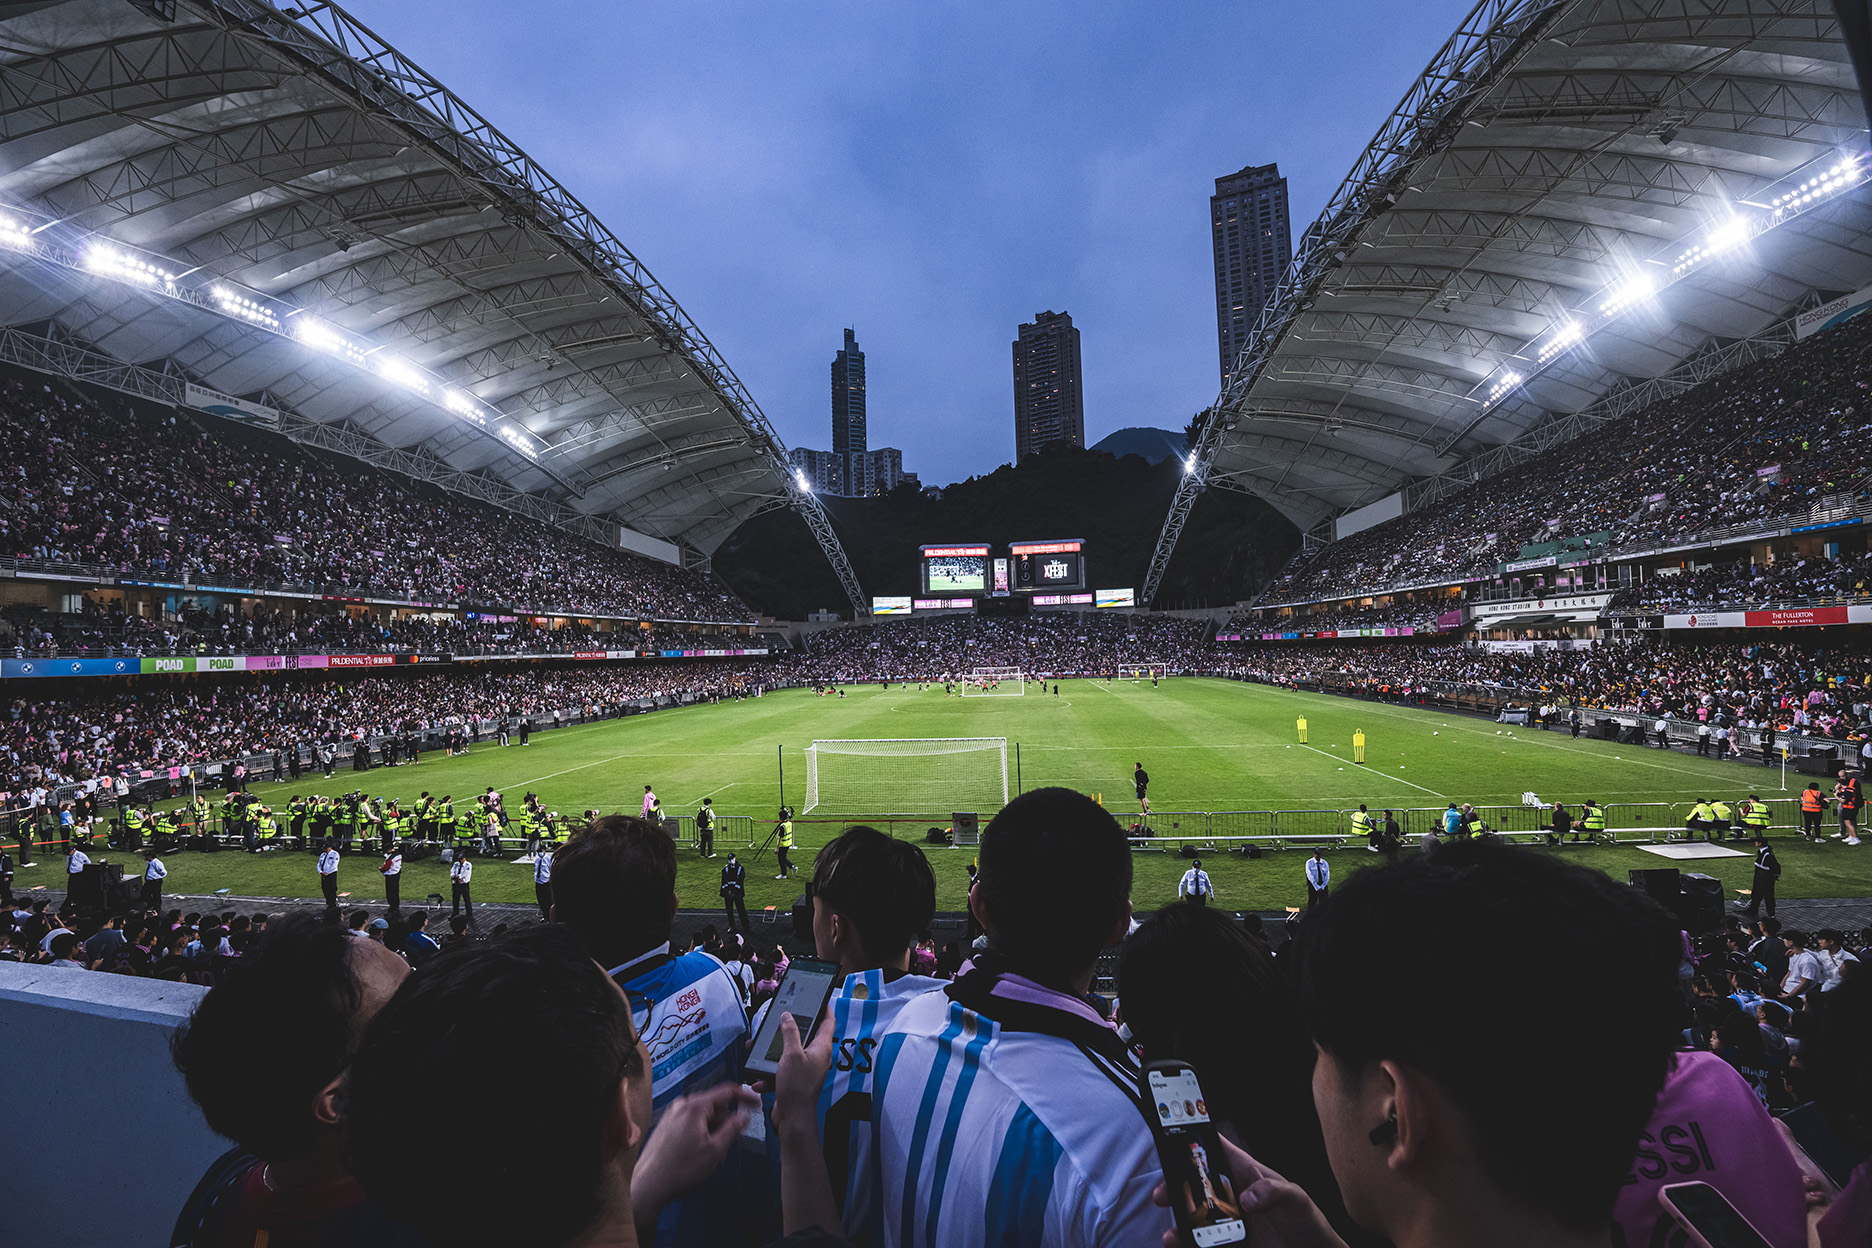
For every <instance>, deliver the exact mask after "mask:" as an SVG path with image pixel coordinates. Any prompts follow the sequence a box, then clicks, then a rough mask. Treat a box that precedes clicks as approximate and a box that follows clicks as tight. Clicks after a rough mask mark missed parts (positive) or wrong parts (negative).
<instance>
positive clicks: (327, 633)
mask: <svg viewBox="0 0 1872 1248" xmlns="http://www.w3.org/2000/svg"><path fill="white" fill-rule="evenodd" d="M0 638H4V639H5V640H6V641H7V642H10V643H11V648H12V653H13V657H15V658H20V659H24V658H56V657H59V656H61V655H63V656H67V657H77V658H84V657H91V656H101V657H107V658H110V657H117V656H119V655H132V656H143V655H171V654H180V655H223V654H390V653H399V654H400V653H416V652H419V653H423V654H464V655H467V654H474V655H486V654H500V655H515V654H546V655H551V654H576V653H578V652H580V651H593V650H608V649H619V648H624V649H635V650H656V649H663V648H673V649H704V648H721V649H744V648H747V647H748V646H749V645H750V644H754V645H765V644H769V643H768V642H767V641H765V640H761V641H756V642H752V643H751V642H750V639H749V638H748V637H747V636H746V635H744V634H738V633H723V632H718V631H716V630H714V629H711V628H708V627H706V626H687V627H679V626H674V625H669V624H663V625H650V626H645V627H636V628H626V629H624V630H621V631H616V632H604V631H602V630H599V629H595V628H593V627H591V626H590V625H588V624H583V623H580V622H579V621H577V620H567V621H565V622H564V623H562V624H560V625H559V626H558V627H556V628H555V627H549V626H547V625H543V624H538V623H535V622H533V621H532V620H529V619H526V618H524V617H523V618H520V619H514V620H511V621H510V622H507V623H493V622H488V621H480V620H457V619H433V618H428V617H425V616H421V615H417V616H410V617H406V618H404V619H400V620H379V619H375V618H372V617H369V616H356V615H350V614H346V613H340V612H334V613H331V614H317V613H301V614H299V615H298V616H297V618H289V617H288V616H287V614H286V613H285V612H283V611H279V610H276V609H274V608H271V607H268V606H266V605H265V604H264V603H260V604H256V605H254V606H253V607H252V608H251V609H245V608H242V607H239V606H230V605H223V606H221V607H218V608H217V609H215V610H214V611H207V610H203V609H201V608H198V607H185V608H184V609H183V610H182V611H181V612H180V614H179V618H178V619H176V620H173V621H164V622H163V623H160V624H158V623H155V622H152V621H149V620H145V619H143V618H142V617H140V616H135V615H126V614H125V613H124V612H123V611H122V610H121V609H120V608H117V607H114V606H113V607H112V608H110V609H102V608H100V607H99V606H98V605H97V604H95V603H92V602H89V601H87V602H86V604H85V610H84V612H83V613H82V614H81V615H68V616H62V617H59V618H57V619H55V620H51V621H41V620H37V619H29V620H22V621H18V622H14V621H4V620H0ZM776 644H783V643H776Z"/></svg>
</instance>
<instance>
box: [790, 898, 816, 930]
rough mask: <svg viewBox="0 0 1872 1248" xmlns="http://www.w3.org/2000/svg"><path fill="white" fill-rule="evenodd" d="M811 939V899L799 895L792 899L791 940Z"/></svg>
mask: <svg viewBox="0 0 1872 1248" xmlns="http://www.w3.org/2000/svg"><path fill="white" fill-rule="evenodd" d="M812 938H813V930H812V899H811V898H810V897H808V896H807V895H806V894H805V893H801V894H800V895H799V896H797V897H795V898H794V899H793V939H795V940H811V939H812Z"/></svg>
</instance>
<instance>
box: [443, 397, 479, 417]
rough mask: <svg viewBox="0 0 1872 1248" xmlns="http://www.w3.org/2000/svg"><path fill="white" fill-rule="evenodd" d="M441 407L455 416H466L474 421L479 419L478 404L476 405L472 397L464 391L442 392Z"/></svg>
mask: <svg viewBox="0 0 1872 1248" xmlns="http://www.w3.org/2000/svg"><path fill="white" fill-rule="evenodd" d="M442 406H443V407H446V408H448V410H449V411H451V412H454V413H455V414H456V415H457V416H468V417H471V418H473V419H475V420H479V419H481V406H480V404H478V403H476V402H475V401H474V399H473V397H471V396H470V395H469V394H468V393H467V392H466V391H463V390H444V391H443V392H442Z"/></svg>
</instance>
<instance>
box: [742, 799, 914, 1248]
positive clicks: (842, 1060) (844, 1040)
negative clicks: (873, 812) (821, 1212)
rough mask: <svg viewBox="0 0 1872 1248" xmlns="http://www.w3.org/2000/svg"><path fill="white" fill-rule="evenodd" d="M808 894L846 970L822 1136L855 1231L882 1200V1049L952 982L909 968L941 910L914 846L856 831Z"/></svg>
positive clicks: (830, 950)
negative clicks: (875, 1173) (914, 1006)
mask: <svg viewBox="0 0 1872 1248" xmlns="http://www.w3.org/2000/svg"><path fill="white" fill-rule="evenodd" d="M809 891H810V895H811V897H812V906H813V948H814V952H816V953H817V954H818V955H819V957H820V958H821V959H823V960H825V961H827V962H832V963H836V964H837V966H838V970H839V975H840V979H839V981H838V984H837V987H836V988H835V990H834V991H833V994H832V999H831V1001H830V1003H829V1005H828V1012H827V1022H826V1023H825V1024H822V1026H830V1028H831V1031H832V1065H831V1069H830V1070H828V1071H827V1073H826V1079H825V1090H824V1092H822V1093H821V1094H820V1097H819V1102H818V1123H819V1133H820V1137H821V1138H822V1139H823V1140H824V1141H825V1159H826V1170H827V1172H828V1173H829V1174H830V1175H831V1178H832V1190H833V1194H834V1195H835V1196H836V1197H837V1199H838V1201H839V1205H840V1209H841V1214H842V1221H843V1223H844V1225H845V1226H846V1227H847V1228H848V1229H850V1230H851V1231H852V1232H854V1233H856V1232H857V1231H859V1230H860V1229H861V1228H863V1227H865V1226H866V1225H867V1224H868V1223H869V1221H870V1216H871V1209H872V1207H873V1200H874V1194H873V1193H872V1191H871V1152H872V1124H871V1101H872V1092H873V1084H874V1076H875V1074H876V1071H877V1061H878V1045H879V1043H880V1041H881V1040H882V1038H883V1036H884V1035H885V1034H886V1033H887V1032H888V1031H889V1030H890V1028H891V1025H892V1024H893V1023H894V1022H895V1021H896V1018H897V1015H898V1013H899V1012H900V1011H901V1010H902V1009H903V1008H904V1007H905V1006H906V1005H908V1004H909V1003H910V1002H911V1001H914V1000H915V999H917V998H918V997H921V996H923V995H924V994H925V993H930V992H937V991H940V990H941V989H943V988H945V987H947V984H946V982H945V981H943V980H940V979H930V978H928V977H926V976H922V975H912V974H910V957H911V947H912V942H913V941H914V940H915V938H916V934H917V933H918V932H920V931H922V930H923V929H924V928H925V927H927V926H928V925H929V922H930V920H931V919H932V918H933V917H934V916H935V913H936V875H935V872H934V871H932V870H931V869H930V864H929V859H928V858H926V857H924V855H923V851H922V849H921V848H919V847H918V846H917V845H915V844H914V843H912V842H910V841H898V840H893V839H892V838H891V837H889V836H886V835H885V834H884V833H882V832H880V831H878V830H877V829H876V828H868V827H854V828H848V829H847V830H846V831H845V832H843V833H841V834H840V835H839V837H838V838H837V839H836V840H834V841H832V842H831V843H830V844H828V845H826V846H825V847H824V848H823V849H821V850H820V851H819V855H818V857H817V858H816V859H815V860H814V863H813V876H812V884H811V886H810V890H809ZM755 1025H756V1029H757V1030H758V1027H759V1019H757V1020H756V1024H755Z"/></svg>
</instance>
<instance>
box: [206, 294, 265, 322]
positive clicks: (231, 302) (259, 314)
mask: <svg viewBox="0 0 1872 1248" xmlns="http://www.w3.org/2000/svg"><path fill="white" fill-rule="evenodd" d="M208 293H209V294H211V295H213V296H214V301H215V303H216V304H217V305H218V306H219V307H220V309H221V310H222V311H223V312H225V313H227V314H228V315H229V316H237V317H239V318H240V319H241V320H243V321H250V322H252V323H253V324H255V325H265V326H266V327H267V328H268V329H278V328H279V327H280V319H279V317H277V316H275V315H274V314H273V309H271V308H269V307H267V306H266V305H265V304H263V303H259V302H257V301H255V300H253V299H249V298H248V297H247V296H246V295H243V294H241V293H240V292H239V291H238V290H234V289H232V288H230V287H227V286H215V287H212V288H211V289H210V290H209V292H208Z"/></svg>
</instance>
